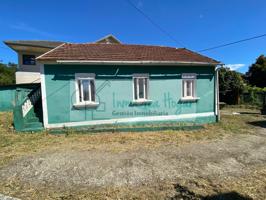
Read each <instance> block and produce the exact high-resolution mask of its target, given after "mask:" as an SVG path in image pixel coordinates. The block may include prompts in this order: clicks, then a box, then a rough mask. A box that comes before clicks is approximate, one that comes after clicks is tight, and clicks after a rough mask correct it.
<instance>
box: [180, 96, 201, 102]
mask: <svg viewBox="0 0 266 200" xmlns="http://www.w3.org/2000/svg"><path fill="white" fill-rule="evenodd" d="M199 99H200V98H199V97H189V98H188V97H187V98H186V97H182V98H181V99H180V101H183V102H194V101H198V100H199Z"/></svg>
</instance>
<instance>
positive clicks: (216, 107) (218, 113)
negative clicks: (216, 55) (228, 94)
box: [215, 64, 223, 122]
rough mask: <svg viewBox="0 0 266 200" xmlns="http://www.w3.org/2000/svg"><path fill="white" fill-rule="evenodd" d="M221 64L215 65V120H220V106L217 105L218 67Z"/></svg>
mask: <svg viewBox="0 0 266 200" xmlns="http://www.w3.org/2000/svg"><path fill="white" fill-rule="evenodd" d="M219 66H220V67H222V66H223V64H222V65H217V66H216V67H215V116H216V121H217V122H218V121H220V118H221V117H220V106H219V99H220V98H219V69H220V67H219Z"/></svg>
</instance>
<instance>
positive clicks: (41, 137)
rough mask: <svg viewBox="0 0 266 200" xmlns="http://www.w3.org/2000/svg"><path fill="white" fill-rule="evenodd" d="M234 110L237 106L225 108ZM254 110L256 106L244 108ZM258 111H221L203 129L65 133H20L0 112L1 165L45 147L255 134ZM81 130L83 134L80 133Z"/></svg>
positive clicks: (125, 146) (117, 146)
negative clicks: (215, 118)
mask: <svg viewBox="0 0 266 200" xmlns="http://www.w3.org/2000/svg"><path fill="white" fill-rule="evenodd" d="M225 111H226V112H229V113H232V112H234V109H232V108H230V109H226V110H225ZM243 111H245V112H251V113H252V112H253V113H254V110H243ZM263 119H264V118H263V117H262V116H261V115H259V114H245V115H222V117H221V121H220V122H219V123H215V124H209V125H204V128H203V129H200V130H194V131H193V130H192V131H185V130H164V131H153V132H152V131H148V132H145V133H142V132H122V133H121V132H118V133H117V132H115V131H114V132H102V133H97V134H84V133H86V132H84V130H83V131H78V130H72V129H71V130H69V131H67V132H66V133H65V134H60V135H54V134H49V132H47V131H42V132H36V133H28V132H23V133H17V132H15V131H14V129H13V127H12V114H11V113H7V112H2V113H0V124H1V125H0V167H1V166H2V165H5V164H8V163H9V162H10V161H12V160H15V159H17V158H19V157H21V156H24V155H30V154H34V153H38V152H41V151H45V150H53V149H61V148H64V147H71V148H72V149H104V150H107V151H115V152H121V151H126V150H131V149H137V148H139V147H142V148H156V147H158V146H160V145H163V144H164V143H165V142H168V143H172V144H175V145H180V144H182V143H188V142H191V141H195V140H206V139H215V138H221V137H224V136H227V135H230V134H252V133H253V132H254V130H255V128H256V127H254V126H252V125H250V124H248V122H252V121H259V120H263ZM81 133H82V134H81Z"/></svg>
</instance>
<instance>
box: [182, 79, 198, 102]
mask: <svg viewBox="0 0 266 200" xmlns="http://www.w3.org/2000/svg"><path fill="white" fill-rule="evenodd" d="M182 98H184V99H195V98H196V74H182Z"/></svg>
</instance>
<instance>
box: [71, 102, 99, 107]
mask: <svg viewBox="0 0 266 200" xmlns="http://www.w3.org/2000/svg"><path fill="white" fill-rule="evenodd" d="M73 106H74V107H75V108H96V107H98V106H99V103H98V102H89V103H76V104H74V105H73Z"/></svg>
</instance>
